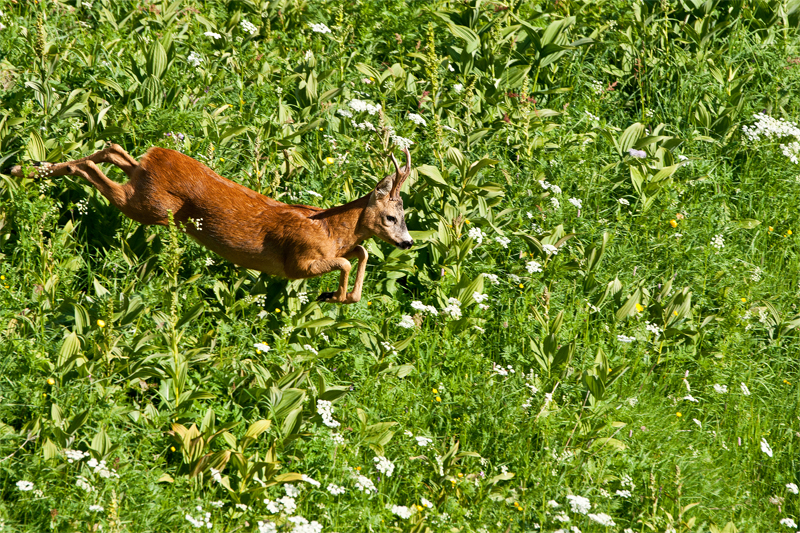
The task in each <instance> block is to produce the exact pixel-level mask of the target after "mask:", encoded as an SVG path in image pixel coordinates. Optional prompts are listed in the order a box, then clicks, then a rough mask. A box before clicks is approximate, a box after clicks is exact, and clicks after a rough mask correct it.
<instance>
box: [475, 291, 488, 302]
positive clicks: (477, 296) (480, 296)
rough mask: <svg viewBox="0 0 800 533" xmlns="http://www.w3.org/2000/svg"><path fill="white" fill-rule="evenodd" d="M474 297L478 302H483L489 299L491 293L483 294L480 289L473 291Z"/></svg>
mask: <svg viewBox="0 0 800 533" xmlns="http://www.w3.org/2000/svg"><path fill="white" fill-rule="evenodd" d="M472 298H473V299H474V300H475V301H476V302H478V303H479V304H480V303H483V302H485V301H486V300H488V299H489V295H488V294H481V293H479V292H478V291H475V292H473V293H472Z"/></svg>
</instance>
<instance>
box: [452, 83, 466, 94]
mask: <svg viewBox="0 0 800 533" xmlns="http://www.w3.org/2000/svg"><path fill="white" fill-rule="evenodd" d="M453 90H454V91H455V92H456V94H461V91H463V90H464V86H463V85H462V84H460V83H456V84H455V85H453Z"/></svg>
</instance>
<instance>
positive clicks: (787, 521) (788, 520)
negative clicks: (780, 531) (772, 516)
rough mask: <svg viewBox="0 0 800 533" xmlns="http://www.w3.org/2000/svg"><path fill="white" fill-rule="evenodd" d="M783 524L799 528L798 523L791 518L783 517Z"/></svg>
mask: <svg viewBox="0 0 800 533" xmlns="http://www.w3.org/2000/svg"><path fill="white" fill-rule="evenodd" d="M781 525H782V526H786V527H790V528H792V529H796V528H797V524H796V523H795V521H794V520H792V519H791V518H781Z"/></svg>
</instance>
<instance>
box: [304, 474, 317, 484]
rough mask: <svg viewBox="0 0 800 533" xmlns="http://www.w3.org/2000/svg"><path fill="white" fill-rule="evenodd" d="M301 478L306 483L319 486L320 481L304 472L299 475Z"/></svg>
mask: <svg viewBox="0 0 800 533" xmlns="http://www.w3.org/2000/svg"><path fill="white" fill-rule="evenodd" d="M301 479H302V480H303V481H305V482H306V483H308V484H309V485H314V486H315V487H319V486H320V482H319V481H317V480H316V479H312V478H311V477H310V476H307V475H305V474H303V475H302V476H301Z"/></svg>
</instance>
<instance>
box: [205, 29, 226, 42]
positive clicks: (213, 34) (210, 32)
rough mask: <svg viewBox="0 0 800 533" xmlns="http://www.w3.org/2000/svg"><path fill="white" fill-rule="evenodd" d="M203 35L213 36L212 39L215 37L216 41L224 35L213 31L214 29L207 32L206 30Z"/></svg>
mask: <svg viewBox="0 0 800 533" xmlns="http://www.w3.org/2000/svg"><path fill="white" fill-rule="evenodd" d="M203 35H205V36H206V37H211V38H212V39H214V40H215V41H216V40H217V39H222V35H220V34H219V33H215V32H213V31H207V32H205V33H204V34H203Z"/></svg>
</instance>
